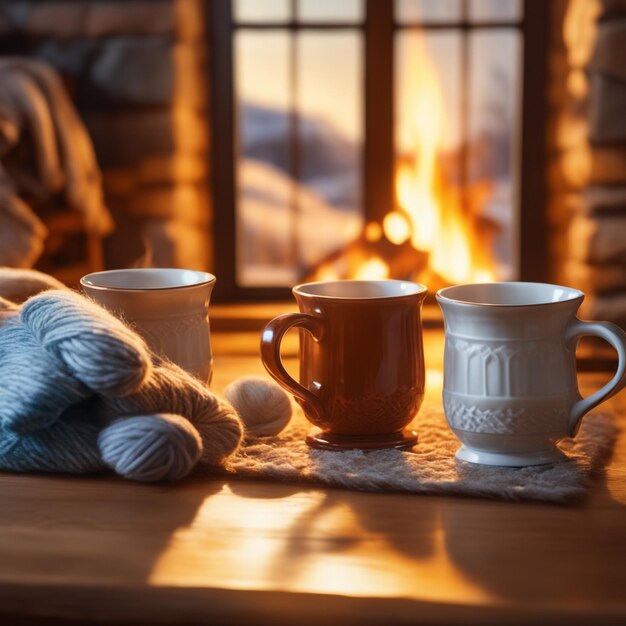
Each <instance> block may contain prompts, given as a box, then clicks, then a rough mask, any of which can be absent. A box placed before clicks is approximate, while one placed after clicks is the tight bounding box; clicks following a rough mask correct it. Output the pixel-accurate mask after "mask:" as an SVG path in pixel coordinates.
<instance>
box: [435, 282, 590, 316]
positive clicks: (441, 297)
mask: <svg viewBox="0 0 626 626" xmlns="http://www.w3.org/2000/svg"><path fill="white" fill-rule="evenodd" d="M503 285H509V286H510V285H521V286H527V287H532V286H540V287H552V288H553V289H562V290H565V291H567V292H569V293H571V294H574V295H573V297H571V298H567V299H566V300H556V301H555V300H550V301H548V300H546V301H544V302H525V303H523V302H520V303H515V302H511V303H497V302H476V301H470V300H464V299H462V298H461V297H456V298H454V297H451V296H449V295H446V292H450V291H455V290H460V291H462V290H464V289H465V288H467V289H470V288H472V287H492V286H503ZM435 298H436V299H437V301H438V302H445V303H451V304H457V305H460V306H467V307H485V308H503V309H510V308H523V307H542V306H555V305H563V304H570V303H572V302H582V301H583V299H584V298H585V294H584V293H583V292H582V291H581V290H580V289H576V288H574V287H566V286H564V285H556V284H553V283H538V282H530V281H500V282H493V283H463V284H460V285H450V286H449V287H443V288H442V289H439V290H438V291H437V293H436V294H435Z"/></svg>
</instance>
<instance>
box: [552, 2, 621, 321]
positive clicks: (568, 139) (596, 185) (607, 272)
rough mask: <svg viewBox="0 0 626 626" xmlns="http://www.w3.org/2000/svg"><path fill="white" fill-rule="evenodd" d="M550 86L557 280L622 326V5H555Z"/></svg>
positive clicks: (591, 311)
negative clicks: (584, 293)
mask: <svg viewBox="0 0 626 626" xmlns="http://www.w3.org/2000/svg"><path fill="white" fill-rule="evenodd" d="M554 17H555V19H554V24H555V33H554V34H555V37H553V41H554V45H553V52H552V58H551V62H552V72H551V73H552V80H551V84H550V90H551V98H550V100H551V104H552V111H553V116H552V117H553V125H552V132H551V150H552V152H551V155H552V164H553V165H552V168H551V171H550V190H551V202H550V217H551V224H552V229H553V237H552V239H551V241H552V255H553V260H554V268H555V271H554V274H555V280H557V281H561V282H565V283H567V284H570V285H572V286H575V287H578V288H580V289H582V290H583V291H585V292H586V293H587V294H588V296H587V298H586V302H585V304H584V308H583V314H584V315H586V316H587V317H592V318H596V319H607V320H611V321H614V322H617V323H619V324H621V325H622V326H625V327H626V1H624V0H603V1H600V0H569V1H567V0H559V1H558V2H557V3H555V16H554Z"/></svg>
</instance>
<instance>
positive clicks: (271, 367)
mask: <svg viewBox="0 0 626 626" xmlns="http://www.w3.org/2000/svg"><path fill="white" fill-rule="evenodd" d="M295 327H299V328H304V330H307V331H308V332H310V333H311V335H313V339H314V340H315V341H319V340H320V339H321V338H322V335H323V332H324V326H323V323H322V321H321V320H320V319H319V318H318V317H314V316H313V315H308V314H307V313H284V314H283V315H279V316H278V317H275V318H274V319H273V320H272V321H271V322H269V323H268V324H267V326H266V327H265V328H264V329H263V333H262V334H261V360H262V361H263V365H265V369H266V370H267V371H268V372H269V374H270V376H271V377H272V378H273V379H274V380H276V382H277V383H278V384H280V385H281V386H283V387H284V388H285V389H286V390H287V391H289V392H290V393H292V394H293V395H294V396H296V398H299V399H300V400H302V401H303V402H304V403H305V404H306V405H307V408H308V407H310V408H311V410H312V412H313V413H314V415H315V417H317V418H318V419H320V420H321V419H322V418H323V416H324V409H323V407H322V403H321V401H320V399H319V398H318V397H317V396H316V395H315V394H314V393H313V392H312V391H310V390H309V389H307V388H306V387H303V386H302V385H301V384H300V383H299V382H297V381H295V380H294V379H293V378H292V377H291V376H290V375H289V374H288V373H287V370H286V369H285V366H284V365H283V362H282V359H281V358H280V345H281V342H282V340H283V337H284V335H285V333H286V332H287V331H288V330H289V329H290V328H295Z"/></svg>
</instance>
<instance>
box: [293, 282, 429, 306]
mask: <svg viewBox="0 0 626 626" xmlns="http://www.w3.org/2000/svg"><path fill="white" fill-rule="evenodd" d="M347 283H350V284H352V285H355V284H361V285H364V284H370V285H374V284H379V285H381V284H386V285H389V284H392V283H393V284H397V285H400V284H405V285H411V287H413V289H412V290H411V291H409V292H407V293H396V294H387V295H386V294H379V295H372V296H368V295H360V296H351V295H341V296H336V295H329V294H324V293H311V292H309V291H305V289H306V288H308V287H316V286H319V285H339V284H347ZM291 291H292V293H293V294H294V295H296V294H297V295H299V296H303V297H305V298H322V299H324V300H346V301H352V302H354V301H357V300H367V301H372V300H392V299H394V298H407V297H413V296H417V295H422V294H425V293H427V292H428V287H427V286H426V285H423V284H422V283H416V282H413V281H410V280H396V279H391V278H385V279H378V280H355V279H345V280H317V281H312V282H308V283H300V284H299V285H296V286H295V287H293V289H292V290H291Z"/></svg>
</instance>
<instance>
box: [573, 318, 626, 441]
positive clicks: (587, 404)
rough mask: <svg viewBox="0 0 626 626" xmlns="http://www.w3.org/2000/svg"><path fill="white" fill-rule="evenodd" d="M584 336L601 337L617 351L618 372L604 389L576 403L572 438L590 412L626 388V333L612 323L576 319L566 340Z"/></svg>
mask: <svg viewBox="0 0 626 626" xmlns="http://www.w3.org/2000/svg"><path fill="white" fill-rule="evenodd" d="M583 335H594V336H596V337H601V338H602V339H604V340H605V341H607V342H608V343H610V344H611V345H612V346H613V347H614V348H615V350H617V356H618V362H617V371H616V372H615V375H614V376H613V378H612V379H611V380H610V381H609V382H608V383H607V384H606V385H604V387H602V388H601V389H599V390H598V391H596V392H595V393H593V394H591V395H590V396H589V397H588V398H581V399H580V400H578V401H577V402H575V403H574V405H573V406H572V408H571V409H570V412H569V433H568V435H569V436H570V437H574V436H576V433H577V432H578V429H579V428H580V422H581V421H582V418H583V416H584V415H585V413H587V412H588V411H591V409H593V408H594V407H595V406H598V404H600V403H601V402H604V401H605V400H608V399H609V398H610V397H612V396H614V395H615V394H616V393H618V392H619V391H620V390H621V389H623V388H624V387H625V386H626V333H625V332H624V331H623V330H622V329H621V328H620V327H619V326H617V325H616V324H612V323H611V322H584V321H582V320H579V319H577V318H576V319H574V320H572V321H571V322H570V324H569V326H568V327H567V330H566V331H565V339H566V341H567V342H568V343H569V342H571V341H575V340H576V339H579V338H580V337H582V336H583Z"/></svg>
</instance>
